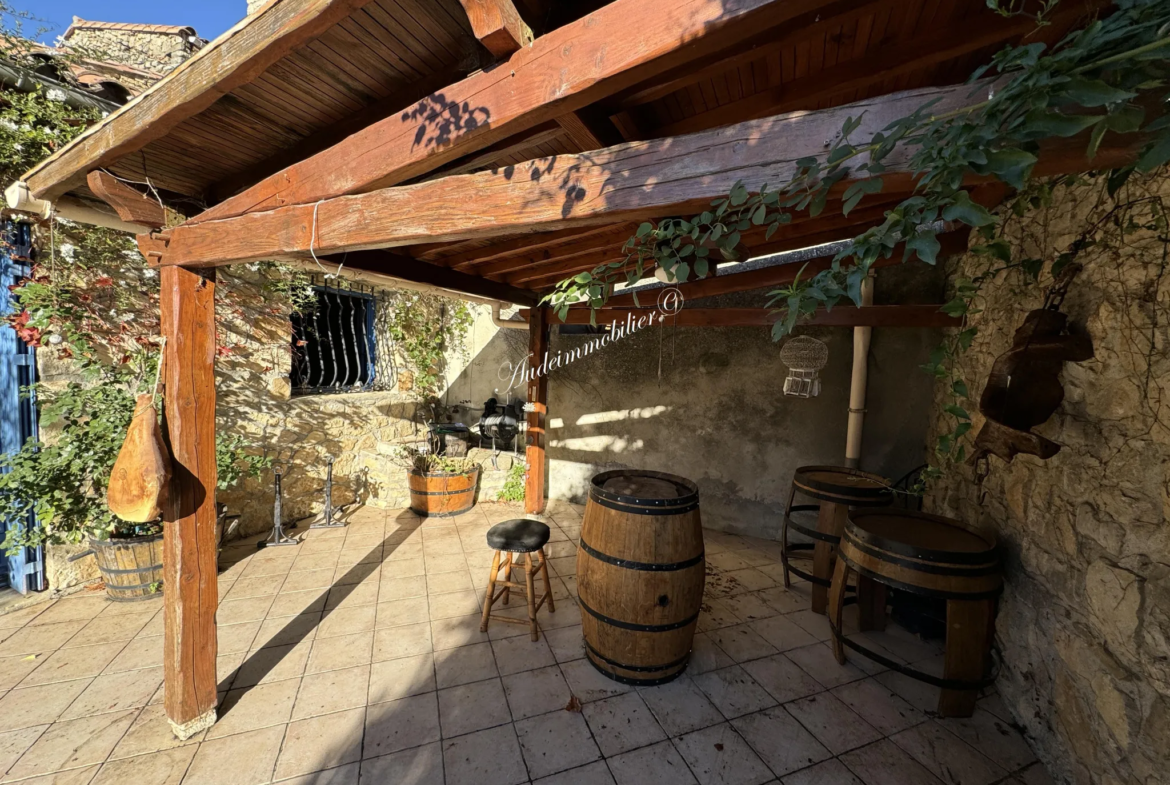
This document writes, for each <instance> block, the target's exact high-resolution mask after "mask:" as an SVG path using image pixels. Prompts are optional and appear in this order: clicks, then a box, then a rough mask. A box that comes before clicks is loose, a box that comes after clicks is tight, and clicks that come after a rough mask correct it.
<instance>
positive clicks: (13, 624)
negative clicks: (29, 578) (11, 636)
mask: <svg viewBox="0 0 1170 785" xmlns="http://www.w3.org/2000/svg"><path fill="white" fill-rule="evenodd" d="M54 604H55V602H38V603H35V604H33V605H29V606H26V607H24V608H21V609H19V610H15V611H10V612H8V613H0V630H8V629H15V628H19V627H23V626H24V625H26V624H28V623H29V622H30V621H32V620H33V619H35V618H36V617H37V616H40V615H41V614H42V613H44V612H45V611H47V610H49V609H50V608H52V607H53V605H54Z"/></svg>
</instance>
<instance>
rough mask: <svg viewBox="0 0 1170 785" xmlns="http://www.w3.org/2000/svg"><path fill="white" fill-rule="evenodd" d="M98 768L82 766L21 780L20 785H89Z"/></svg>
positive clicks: (95, 766) (96, 766)
mask: <svg viewBox="0 0 1170 785" xmlns="http://www.w3.org/2000/svg"><path fill="white" fill-rule="evenodd" d="M99 768H100V766H98V765H97V764H95V765H93V766H83V767H81V768H79V769H69V770H67V771H58V772H55V773H53V774H45V775H44V776H41V777H32V778H31V779H27V780H21V781H20V785H89V783H90V782H91V781H92V780H93V778H94V775H95V774H97V773H98V769H99Z"/></svg>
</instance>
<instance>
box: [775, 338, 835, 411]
mask: <svg viewBox="0 0 1170 785" xmlns="http://www.w3.org/2000/svg"><path fill="white" fill-rule="evenodd" d="M780 362H782V363H784V364H785V365H787V366H788V377H787V378H786V379H785V380H784V394H785V395H794V396H796V397H797V398H812V397H814V396H816V395H819V394H820V392H821V378H820V375H819V373H820V370H821V369H822V368H824V367H825V365H826V364H828V362H829V347H828V346H826V345H825V344H824V343H822V342H821V341H818V340H817V339H816V338H810V337H808V336H807V335H798V336H797V337H795V338H792V339H790V340H789V341H788V342H787V343H786V344H784V347H783V348H782V349H780Z"/></svg>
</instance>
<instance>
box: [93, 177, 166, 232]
mask: <svg viewBox="0 0 1170 785" xmlns="http://www.w3.org/2000/svg"><path fill="white" fill-rule="evenodd" d="M86 183H87V184H88V185H89V190H91V191H93V192H94V194H95V195H96V196H97V197H98V198H99V199H101V200H102V201H103V202H105V203H106V204H108V205H109V206H110V207H112V208H114V212H116V213H117V214H118V217H119V218H121V219H122V220H123V221H126V222H128V223H132V224H141V225H142V226H148V227H150V228H151V229H161V228H162V227H164V226H166V225H167V211H166V209H165V208H164V207H163V206H162V205H161V204H160V203H159V202H157V201H155V200H154V199H151V198H150V197H149V196H147V195H146V194H144V193H142V192H141V191H136V190H135V189H133V188H131V187H130V186H129V185H127V184H126V183H124V182H122V181H121V180H119V179H118V178H117V177H114V176H113V175H112V174H110V173H109V172H101V171H94V172H90V173H89V176H88V177H86Z"/></svg>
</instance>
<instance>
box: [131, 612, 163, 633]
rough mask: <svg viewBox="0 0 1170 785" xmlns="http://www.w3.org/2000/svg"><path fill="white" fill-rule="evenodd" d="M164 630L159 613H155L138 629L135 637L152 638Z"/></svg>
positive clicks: (161, 616)
mask: <svg viewBox="0 0 1170 785" xmlns="http://www.w3.org/2000/svg"><path fill="white" fill-rule="evenodd" d="M164 632H166V624H165V621H164V619H163V615H162V614H161V613H156V614H155V615H154V618H153V619H151V620H150V621H148V622H147V623H146V626H145V627H143V628H142V629H141V630H139V631H138V634H137V635H135V636H134V637H135V638H153V637H155V636H158V635H162V634H163V633H164Z"/></svg>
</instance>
